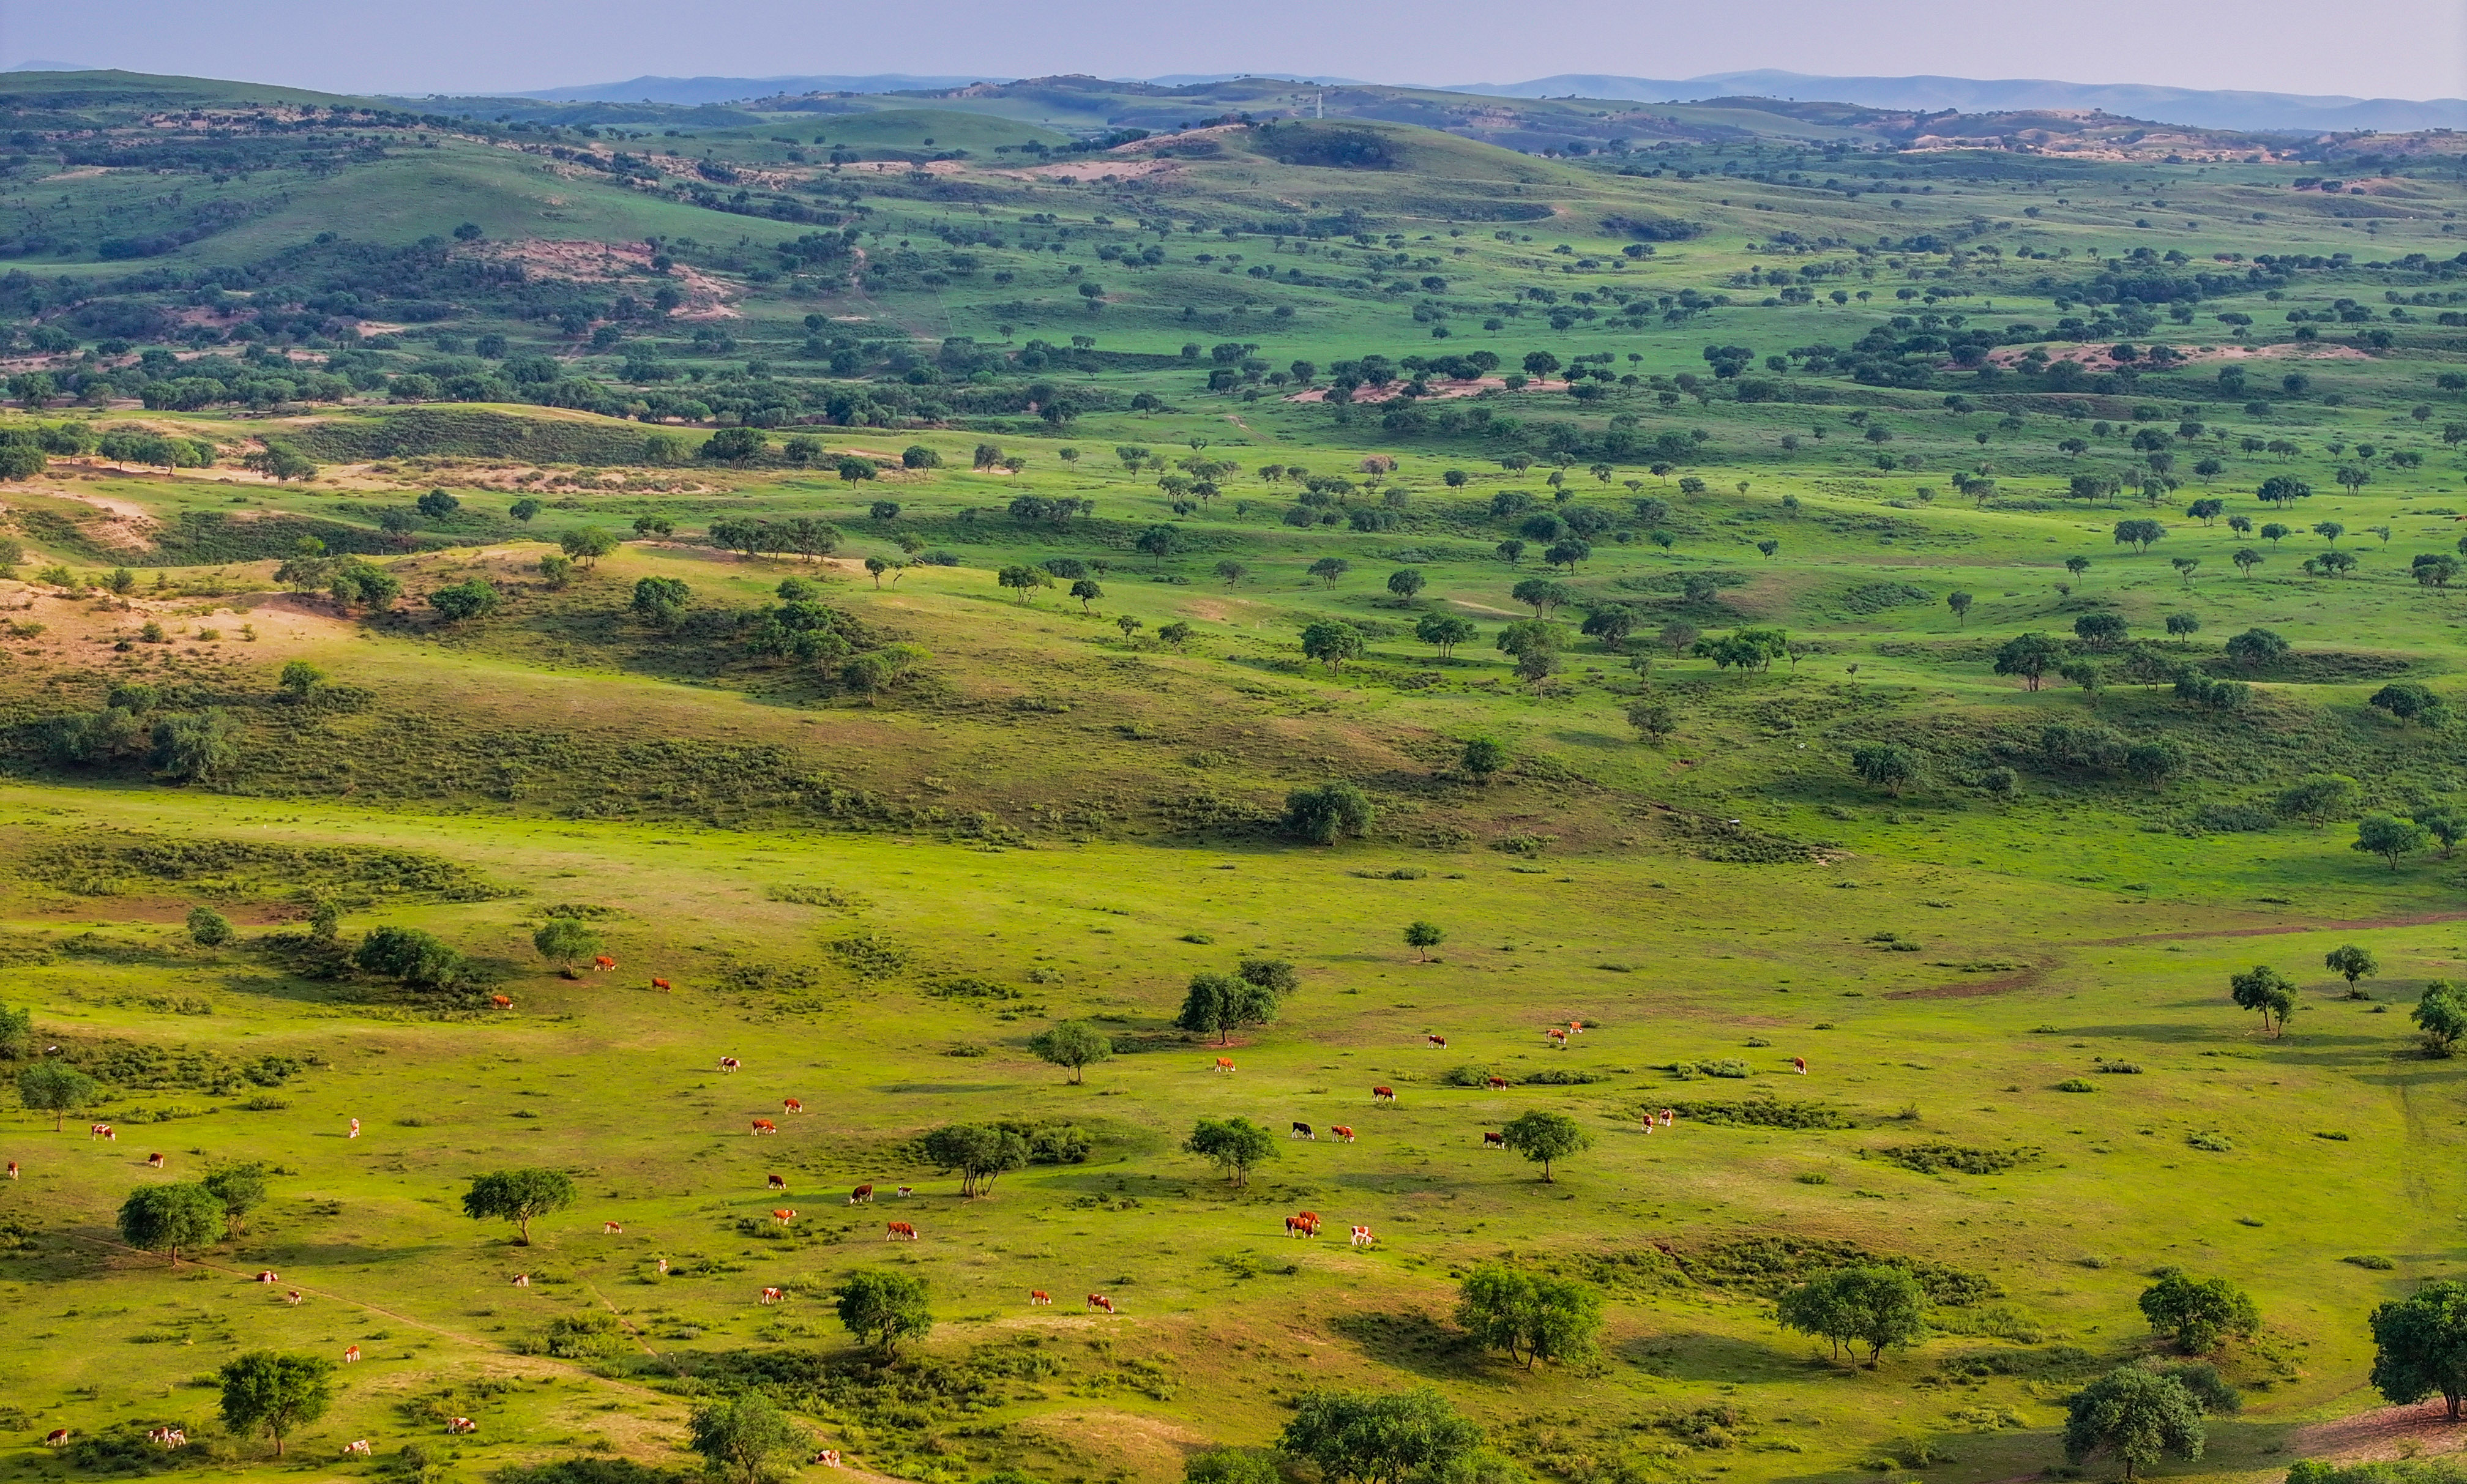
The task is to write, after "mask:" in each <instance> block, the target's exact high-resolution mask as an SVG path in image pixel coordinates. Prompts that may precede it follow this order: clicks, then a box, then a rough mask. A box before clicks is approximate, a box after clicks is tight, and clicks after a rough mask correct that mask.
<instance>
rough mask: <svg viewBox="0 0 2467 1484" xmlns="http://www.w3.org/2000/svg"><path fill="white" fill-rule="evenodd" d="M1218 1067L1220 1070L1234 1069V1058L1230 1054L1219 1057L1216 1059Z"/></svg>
mask: <svg viewBox="0 0 2467 1484" xmlns="http://www.w3.org/2000/svg"><path fill="white" fill-rule="evenodd" d="M1216 1069H1217V1070H1218V1071H1232V1070H1233V1058H1232V1057H1230V1056H1220V1057H1218V1058H1217V1059H1216Z"/></svg>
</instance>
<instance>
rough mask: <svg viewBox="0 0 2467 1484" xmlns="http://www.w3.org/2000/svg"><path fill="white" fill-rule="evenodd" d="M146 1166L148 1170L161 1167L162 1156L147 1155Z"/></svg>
mask: <svg viewBox="0 0 2467 1484" xmlns="http://www.w3.org/2000/svg"><path fill="white" fill-rule="evenodd" d="M146 1167H147V1169H149V1170H159V1169H161V1168H162V1167H163V1157H162V1156H161V1155H147V1157H146Z"/></svg>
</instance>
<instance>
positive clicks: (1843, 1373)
mask: <svg viewBox="0 0 2467 1484" xmlns="http://www.w3.org/2000/svg"><path fill="white" fill-rule="evenodd" d="M1611 1354H1612V1355H1613V1356H1615V1357H1616V1358H1618V1360H1623V1361H1625V1362H1626V1363H1628V1364H1630V1365H1634V1366H1636V1367H1638V1368H1640V1369H1641V1370H1644V1371H1647V1372H1650V1373H1651V1374H1653V1375H1656V1376H1659V1377H1661V1378H1663V1379H1664V1380H1665V1381H1692V1382H1712V1383H1742V1382H1764V1381H1804V1380H1806V1379H1808V1378H1809V1377H1811V1376H1824V1375H1827V1374H1831V1375H1838V1376H1840V1377H1841V1378H1843V1379H1845V1380H1849V1379H1853V1378H1855V1377H1857V1376H1858V1375H1860V1374H1862V1373H1861V1372H1860V1371H1858V1370H1856V1369H1855V1368H1854V1367H1853V1366H1852V1364H1851V1361H1850V1358H1849V1356H1848V1353H1847V1352H1845V1354H1844V1358H1843V1359H1842V1360H1840V1361H1834V1360H1827V1359H1826V1358H1825V1357H1824V1356H1823V1355H1822V1353H1821V1352H1814V1351H1811V1352H1808V1353H1804V1354H1800V1353H1794V1352H1791V1351H1786V1350H1782V1349H1777V1348H1776V1347H1775V1346H1772V1345H1768V1344H1761V1343H1758V1342H1757V1341H1754V1340H1748V1339H1739V1338H1733V1337H1731V1336H1728V1335H1709V1334H1705V1333H1702V1332H1699V1331H1688V1330H1671V1331H1665V1332H1664V1333H1663V1334H1660V1335H1641V1336H1638V1337H1636V1338H1632V1339H1626V1340H1622V1341H1620V1342H1618V1344H1616V1345H1613V1346H1612V1347H1611Z"/></svg>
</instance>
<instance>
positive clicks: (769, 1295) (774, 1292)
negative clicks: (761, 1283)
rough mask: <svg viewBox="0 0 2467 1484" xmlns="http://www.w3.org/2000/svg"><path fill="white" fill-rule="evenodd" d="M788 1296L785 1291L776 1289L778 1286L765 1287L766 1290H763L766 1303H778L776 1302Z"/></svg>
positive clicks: (763, 1298) (763, 1299)
mask: <svg viewBox="0 0 2467 1484" xmlns="http://www.w3.org/2000/svg"><path fill="white" fill-rule="evenodd" d="M787 1296H788V1295H787V1294H785V1293H781V1292H780V1291H779V1290H778V1289H776V1288H766V1289H764V1290H763V1291H762V1301H763V1302H764V1303H766V1304H776V1303H779V1302H780V1301H781V1300H782V1299H784V1298H786V1297H787Z"/></svg>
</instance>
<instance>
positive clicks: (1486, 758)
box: [1458, 737, 1508, 783]
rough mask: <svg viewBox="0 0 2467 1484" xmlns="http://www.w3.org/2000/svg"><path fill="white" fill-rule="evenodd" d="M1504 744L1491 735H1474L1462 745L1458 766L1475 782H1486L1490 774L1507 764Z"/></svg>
mask: <svg viewBox="0 0 2467 1484" xmlns="http://www.w3.org/2000/svg"><path fill="white" fill-rule="evenodd" d="M1507 762H1508V753H1507V748H1506V746H1505V744H1504V743H1502V742H1499V741H1498V740H1496V739H1494V738H1491V737H1475V738H1474V739H1473V740H1471V741H1469V742H1467V743H1466V744H1465V745H1464V753H1463V754H1462V755H1461V756H1460V758H1458V766H1459V767H1460V768H1462V769H1464V771H1465V772H1466V773H1468V774H1471V775H1472V776H1473V779H1474V781H1475V782H1477V783H1488V782H1489V781H1490V779H1491V775H1493V774H1495V773H1497V772H1499V771H1500V770H1501V769H1502V768H1505V767H1506V766H1507Z"/></svg>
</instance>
